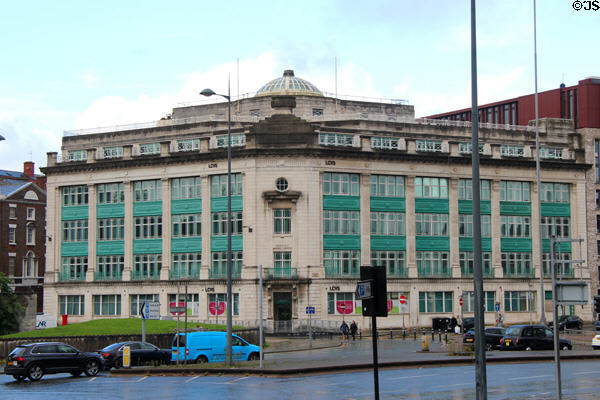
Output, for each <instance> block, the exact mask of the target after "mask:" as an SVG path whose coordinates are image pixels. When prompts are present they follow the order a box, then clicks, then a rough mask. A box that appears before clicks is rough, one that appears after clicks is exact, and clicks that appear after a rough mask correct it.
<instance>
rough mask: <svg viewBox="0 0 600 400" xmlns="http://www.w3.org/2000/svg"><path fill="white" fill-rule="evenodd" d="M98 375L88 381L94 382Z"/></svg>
mask: <svg viewBox="0 0 600 400" xmlns="http://www.w3.org/2000/svg"><path fill="white" fill-rule="evenodd" d="M96 378H97V376H95V377H93V378H91V379H90V380H89V381H88V382H94V381H95V380H96Z"/></svg>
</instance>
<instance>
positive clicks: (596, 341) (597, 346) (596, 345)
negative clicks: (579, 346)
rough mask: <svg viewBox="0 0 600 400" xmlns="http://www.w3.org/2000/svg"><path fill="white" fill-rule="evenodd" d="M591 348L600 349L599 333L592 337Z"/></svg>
mask: <svg viewBox="0 0 600 400" xmlns="http://www.w3.org/2000/svg"><path fill="white" fill-rule="evenodd" d="M592 348H593V349H594V350H600V333H598V334H596V336H594V338H593V339H592Z"/></svg>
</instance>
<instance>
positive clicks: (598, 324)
mask: <svg viewBox="0 0 600 400" xmlns="http://www.w3.org/2000/svg"><path fill="white" fill-rule="evenodd" d="M595 326H596V331H600V321H596V324H595Z"/></svg>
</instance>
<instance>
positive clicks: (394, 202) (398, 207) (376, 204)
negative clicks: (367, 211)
mask: <svg viewBox="0 0 600 400" xmlns="http://www.w3.org/2000/svg"><path fill="white" fill-rule="evenodd" d="M371 211H403V212H404V211H406V199H405V198H399V197H371Z"/></svg>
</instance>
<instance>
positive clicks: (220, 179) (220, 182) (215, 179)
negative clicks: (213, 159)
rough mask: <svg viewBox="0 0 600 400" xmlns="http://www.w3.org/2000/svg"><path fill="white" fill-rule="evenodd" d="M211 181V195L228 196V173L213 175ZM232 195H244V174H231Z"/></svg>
mask: <svg viewBox="0 0 600 400" xmlns="http://www.w3.org/2000/svg"><path fill="white" fill-rule="evenodd" d="M210 182H211V197H225V196H227V175H213V176H211V177H210ZM231 195H232V196H241V195H242V174H231Z"/></svg>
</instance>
